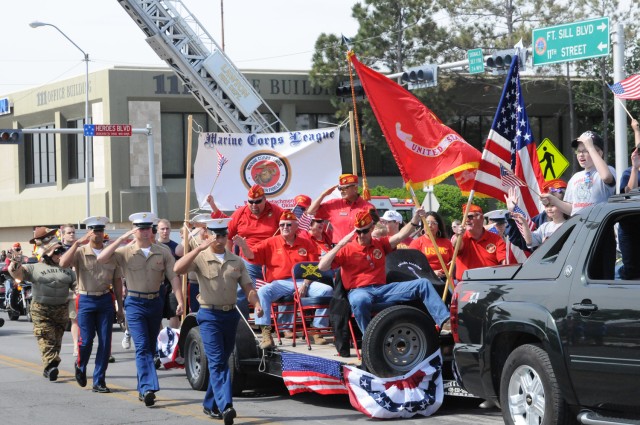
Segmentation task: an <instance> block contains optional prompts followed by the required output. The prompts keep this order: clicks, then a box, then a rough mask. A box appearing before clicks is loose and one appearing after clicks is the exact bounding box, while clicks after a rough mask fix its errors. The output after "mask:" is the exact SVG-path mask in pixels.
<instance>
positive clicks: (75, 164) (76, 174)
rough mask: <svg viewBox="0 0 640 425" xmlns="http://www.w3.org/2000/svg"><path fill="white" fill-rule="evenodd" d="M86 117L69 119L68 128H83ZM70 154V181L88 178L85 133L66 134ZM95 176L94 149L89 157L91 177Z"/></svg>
mask: <svg viewBox="0 0 640 425" xmlns="http://www.w3.org/2000/svg"><path fill="white" fill-rule="evenodd" d="M83 127H84V119H78V120H71V121H67V128H83ZM63 137H66V138H67V149H68V152H69V153H68V155H69V161H68V163H69V170H68V171H69V181H71V182H73V181H74V180H75V181H81V180H85V179H86V174H85V160H86V157H85V149H84V147H85V144H84V135H83V134H65V135H64V136H63ZM92 177H93V150H91V158H89V178H92Z"/></svg>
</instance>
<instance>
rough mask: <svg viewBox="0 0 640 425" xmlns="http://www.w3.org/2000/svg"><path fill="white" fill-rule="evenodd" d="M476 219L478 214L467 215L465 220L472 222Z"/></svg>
mask: <svg viewBox="0 0 640 425" xmlns="http://www.w3.org/2000/svg"><path fill="white" fill-rule="evenodd" d="M478 217H479V215H478V214H469V215H467V220H473V219H476V218H478Z"/></svg>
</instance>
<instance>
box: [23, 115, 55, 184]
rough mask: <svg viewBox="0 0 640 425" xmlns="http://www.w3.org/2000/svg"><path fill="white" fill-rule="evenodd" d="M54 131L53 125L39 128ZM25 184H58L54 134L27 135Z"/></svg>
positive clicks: (25, 143)
mask: <svg viewBox="0 0 640 425" xmlns="http://www.w3.org/2000/svg"><path fill="white" fill-rule="evenodd" d="M37 128H39V129H53V128H55V126H54V125H53V124H49V125H45V126H42V127H37ZM24 136H25V137H24V152H25V169H26V170H25V174H26V175H25V182H26V184H27V185H44V184H52V183H55V182H56V140H55V134H53V133H41V134H25V135H24Z"/></svg>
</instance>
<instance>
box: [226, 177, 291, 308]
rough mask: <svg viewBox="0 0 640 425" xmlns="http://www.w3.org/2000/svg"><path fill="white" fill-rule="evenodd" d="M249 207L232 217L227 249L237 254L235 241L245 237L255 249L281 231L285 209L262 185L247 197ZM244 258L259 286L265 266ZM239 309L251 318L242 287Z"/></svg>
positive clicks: (239, 210) (241, 254)
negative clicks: (273, 201)
mask: <svg viewBox="0 0 640 425" xmlns="http://www.w3.org/2000/svg"><path fill="white" fill-rule="evenodd" d="M247 198H248V199H247V204H246V205H245V206H243V207H240V208H238V209H237V210H235V211H234V212H233V214H231V221H230V222H229V234H228V238H229V239H228V241H227V249H229V251H231V252H233V250H232V248H233V238H234V237H235V236H236V235H239V236H241V237H242V238H244V239H245V240H246V242H247V245H249V248H253V247H254V246H255V245H256V244H257V243H258V242H260V241H263V240H265V239H267V238H270V237H271V236H273V235H275V234H276V233H277V232H278V222H279V221H280V216H281V215H282V211H283V209H282V208H280V207H279V206H278V205H276V204H273V203H271V202H269V201H267V198H266V196H265V194H264V189H263V188H262V186H259V185H257V184H255V185H253V186H251V188H250V189H249V193H248V194H247ZM240 256H241V257H242V259H243V260H244V262H245V266H246V267H247V271H248V272H249V276H250V277H251V280H252V281H253V286H254V287H255V286H256V279H262V278H263V276H262V266H260V265H259V264H254V263H253V262H251V261H249V260H248V259H247V258H246V257H245V256H244V255H243V253H242V252H240ZM238 307H239V308H240V311H242V313H243V314H244V316H245V317H249V304H248V302H247V298H246V297H245V294H244V291H243V290H242V288H240V287H238Z"/></svg>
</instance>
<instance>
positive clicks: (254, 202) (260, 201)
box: [247, 198, 264, 205]
mask: <svg viewBox="0 0 640 425" xmlns="http://www.w3.org/2000/svg"><path fill="white" fill-rule="evenodd" d="M262 201H264V199H263V198H260V199H256V200H255V201H254V200H253V199H249V200H248V201H247V202H248V203H250V204H251V205H257V204H260V203H262Z"/></svg>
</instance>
